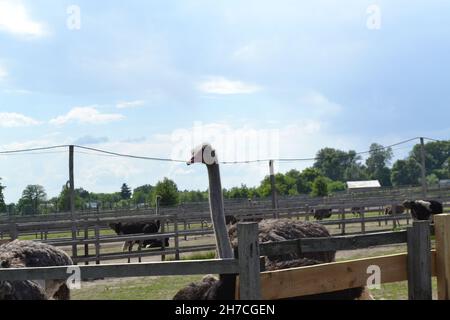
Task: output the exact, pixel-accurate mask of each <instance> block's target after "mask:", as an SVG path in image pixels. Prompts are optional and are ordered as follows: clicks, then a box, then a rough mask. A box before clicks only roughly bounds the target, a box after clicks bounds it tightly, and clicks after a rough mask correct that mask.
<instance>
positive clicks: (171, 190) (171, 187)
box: [151, 178, 179, 206]
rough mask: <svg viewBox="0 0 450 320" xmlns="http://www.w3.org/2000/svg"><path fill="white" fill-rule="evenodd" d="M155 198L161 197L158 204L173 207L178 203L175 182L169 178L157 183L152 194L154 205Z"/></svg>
mask: <svg viewBox="0 0 450 320" xmlns="http://www.w3.org/2000/svg"><path fill="white" fill-rule="evenodd" d="M156 196H161V202H160V204H161V205H162V206H174V205H177V204H178V202H179V194H178V187H177V185H176V183H175V182H173V181H172V180H170V179H169V178H164V179H163V181H159V182H158V183H157V184H156V186H155V188H154V189H153V192H152V199H151V200H152V203H153V204H155V201H156V200H155V198H156Z"/></svg>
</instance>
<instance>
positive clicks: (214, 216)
mask: <svg viewBox="0 0 450 320" xmlns="http://www.w3.org/2000/svg"><path fill="white" fill-rule="evenodd" d="M207 168H208V177H209V206H210V211H211V221H212V223H213V227H214V234H215V236H216V243H217V250H218V252H219V258H221V259H224V258H225V259H227V258H229V259H232V258H233V257H234V255H233V250H232V249H231V243H230V239H229V237H228V230H227V225H226V222H225V210H224V205H223V194H222V183H221V181H220V169H219V165H218V164H217V163H215V164H212V165H207Z"/></svg>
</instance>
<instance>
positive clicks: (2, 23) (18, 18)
mask: <svg viewBox="0 0 450 320" xmlns="http://www.w3.org/2000/svg"><path fill="white" fill-rule="evenodd" d="M0 30H4V31H7V32H10V33H13V34H17V35H24V36H32V37H41V36H43V35H45V28H44V26H43V24H42V23H39V22H36V21H34V20H32V18H31V17H30V16H29V15H28V12H27V9H26V8H25V6H24V5H23V4H22V3H21V1H18V0H13V1H11V0H0Z"/></svg>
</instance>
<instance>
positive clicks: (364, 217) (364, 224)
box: [360, 207, 366, 234]
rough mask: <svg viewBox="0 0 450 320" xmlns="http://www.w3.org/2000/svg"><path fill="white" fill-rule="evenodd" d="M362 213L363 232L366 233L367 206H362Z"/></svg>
mask: <svg viewBox="0 0 450 320" xmlns="http://www.w3.org/2000/svg"><path fill="white" fill-rule="evenodd" d="M360 210H361V211H360V212H361V213H360V215H361V233H362V234H365V233H366V208H365V207H361V208H360Z"/></svg>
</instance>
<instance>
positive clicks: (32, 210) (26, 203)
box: [19, 185, 47, 214]
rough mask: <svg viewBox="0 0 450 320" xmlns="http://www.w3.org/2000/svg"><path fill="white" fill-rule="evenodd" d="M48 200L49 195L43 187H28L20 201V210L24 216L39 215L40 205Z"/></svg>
mask: <svg viewBox="0 0 450 320" xmlns="http://www.w3.org/2000/svg"><path fill="white" fill-rule="evenodd" d="M46 199H47V193H46V192H45V189H44V187H43V186H40V185H28V186H27V187H26V188H25V190H23V192H22V198H20V200H19V208H20V210H21V211H22V214H39V213H40V212H41V211H40V208H39V207H40V205H41V204H42V203H44V202H45V201H46Z"/></svg>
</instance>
